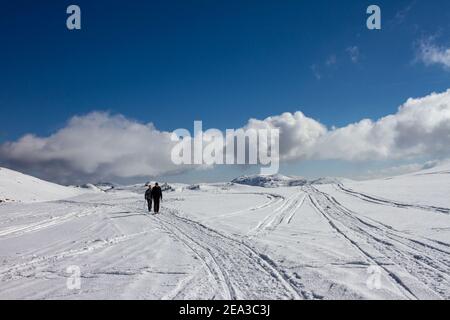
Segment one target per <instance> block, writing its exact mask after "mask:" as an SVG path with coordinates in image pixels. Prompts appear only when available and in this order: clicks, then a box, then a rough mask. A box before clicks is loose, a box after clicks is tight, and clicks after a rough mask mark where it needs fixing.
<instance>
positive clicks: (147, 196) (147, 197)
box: [145, 184, 152, 212]
mask: <svg viewBox="0 0 450 320" xmlns="http://www.w3.org/2000/svg"><path fill="white" fill-rule="evenodd" d="M145 200H147V204H148V212H152V186H151V185H150V184H149V185H148V189H147V190H146V191H145Z"/></svg>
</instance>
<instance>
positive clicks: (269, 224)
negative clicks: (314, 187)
mask: <svg viewBox="0 0 450 320" xmlns="http://www.w3.org/2000/svg"><path fill="white" fill-rule="evenodd" d="M305 198H306V194H304V193H302V192H298V193H294V194H293V195H292V196H291V197H289V198H288V199H285V201H283V203H282V204H281V205H280V206H279V207H278V208H276V209H275V210H274V211H273V212H272V213H270V214H269V215H267V216H266V217H265V218H264V219H263V220H262V221H260V223H259V224H258V225H257V226H256V227H255V228H253V229H252V230H250V232H249V233H248V234H247V236H248V237H249V238H252V237H255V236H258V235H261V234H264V233H265V232H270V231H273V230H275V229H276V228H277V227H278V226H279V225H280V224H282V223H283V222H284V223H286V224H290V223H291V221H292V219H293V218H294V215H295V213H296V212H297V211H298V210H299V209H300V207H301V206H302V205H303V202H304V201H305Z"/></svg>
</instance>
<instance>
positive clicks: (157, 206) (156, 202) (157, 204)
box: [154, 199, 159, 213]
mask: <svg viewBox="0 0 450 320" xmlns="http://www.w3.org/2000/svg"><path fill="white" fill-rule="evenodd" d="M154 202H155V206H154V209H155V212H156V213H158V212H159V199H154Z"/></svg>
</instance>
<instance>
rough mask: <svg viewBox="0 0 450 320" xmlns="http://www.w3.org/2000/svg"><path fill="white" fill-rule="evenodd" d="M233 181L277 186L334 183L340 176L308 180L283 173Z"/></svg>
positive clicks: (337, 181)
mask: <svg viewBox="0 0 450 320" xmlns="http://www.w3.org/2000/svg"><path fill="white" fill-rule="evenodd" d="M231 182H232V183H237V184H244V185H248V186H255V187H264V188H277V187H295V186H304V185H310V184H332V183H339V182H340V179H338V178H328V177H325V178H319V179H316V180H307V179H305V178H303V177H296V176H284V175H282V174H275V175H259V174H255V175H250V176H241V177H238V178H236V179H234V180H232V181H231Z"/></svg>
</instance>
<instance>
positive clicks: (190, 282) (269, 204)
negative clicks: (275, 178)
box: [0, 184, 450, 299]
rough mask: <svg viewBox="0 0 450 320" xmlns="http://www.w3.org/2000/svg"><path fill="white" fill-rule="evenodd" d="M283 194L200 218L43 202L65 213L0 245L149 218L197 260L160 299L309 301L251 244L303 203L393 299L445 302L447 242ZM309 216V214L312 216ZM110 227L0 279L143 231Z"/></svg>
mask: <svg viewBox="0 0 450 320" xmlns="http://www.w3.org/2000/svg"><path fill="white" fill-rule="evenodd" d="M335 188H336V190H338V191H339V192H343V193H345V194H348V195H351V196H353V197H356V198H358V199H359V200H361V201H366V202H369V203H371V204H373V205H383V206H392V207H396V208H406V209H408V208H414V209H419V210H425V211H430V212H434V213H441V214H448V213H450V209H448V208H441V207H433V206H425V205H414V204H407V203H402V202H399V201H392V200H387V199H381V198H377V197H374V196H371V195H367V194H364V193H361V192H357V191H354V190H352V189H349V188H346V187H344V186H343V185H342V184H338V185H335ZM290 191H293V192H291V193H290V194H289V195H287V196H286V195H285V194H278V193H276V192H271V193H268V192H267V193H266V192H253V193H252V192H247V193H245V192H241V193H238V194H241V195H242V194H252V195H259V196H264V197H266V198H267V201H265V202H264V203H262V204H258V205H254V206H250V207H247V208H243V209H240V210H237V211H233V212H225V213H222V214H219V215H215V216H213V217H208V218H204V219H202V220H195V219H194V218H191V216H190V215H188V214H187V212H186V213H185V212H183V211H182V210H181V209H174V208H167V207H165V208H164V209H163V214H158V215H148V214H147V212H145V211H144V209H143V206H141V202H139V203H138V202H137V198H133V197H128V198H120V199H112V198H111V199H109V198H107V197H106V196H105V198H101V197H100V201H102V202H96V201H92V202H87V201H76V200H60V201H53V202H50V204H53V205H57V206H60V207H57V208H59V209H60V210H63V211H64V210H66V211H65V212H66V213H65V214H62V215H59V216H58V215H57V216H54V217H50V218H48V217H47V218H44V219H42V220H39V221H37V222H32V223H24V224H20V225H12V226H7V227H5V228H3V229H1V230H0V241H1V240H5V239H9V238H11V237H20V236H24V235H33V233H34V232H42V231H46V230H47V229H48V228H56V227H58V226H61V225H62V224H68V223H70V222H72V221H75V219H83V218H87V217H91V216H93V215H98V219H97V220H95V223H98V222H99V221H103V220H105V219H107V220H109V221H112V220H115V219H113V218H127V217H129V216H142V217H145V220H143V221H148V222H149V225H151V224H155V225H156V226H157V228H158V229H160V230H162V231H164V233H166V234H168V235H170V237H171V238H170V239H173V240H175V241H177V242H179V243H180V244H182V246H183V248H186V250H187V252H188V253H189V254H190V255H191V256H193V257H194V258H195V259H196V260H197V261H198V262H199V263H198V265H193V266H192V269H193V271H192V272H191V273H189V274H187V275H186V276H185V277H182V278H181V279H179V280H178V281H177V283H176V284H175V285H174V286H173V288H172V289H171V290H169V292H166V293H164V294H163V295H162V298H163V299H199V298H201V299H315V298H318V296H317V295H316V294H314V293H313V291H312V290H310V289H309V288H308V287H307V286H306V285H305V283H302V279H301V277H300V276H298V274H297V273H296V276H293V275H292V274H291V273H290V272H289V271H287V269H286V268H283V267H282V266H281V265H279V264H277V263H276V262H275V261H274V260H273V259H271V258H270V257H269V256H268V254H267V253H265V252H266V251H264V253H262V252H260V251H259V250H258V249H257V248H256V242H253V240H256V238H263V237H265V236H267V235H268V234H269V233H271V232H274V231H279V232H282V231H284V229H283V228H287V227H292V224H295V223H296V222H297V219H298V218H299V217H300V216H296V215H297V214H298V213H299V212H301V210H302V206H303V205H304V204H305V203H308V207H309V205H311V207H312V208H314V209H315V211H316V212H317V214H318V215H319V216H320V217H321V218H319V219H322V218H323V219H324V220H323V221H326V222H327V224H326V226H327V228H328V225H329V227H330V228H331V229H330V230H333V232H335V233H336V234H338V235H339V237H340V239H342V241H343V242H345V243H346V244H348V245H349V246H351V247H353V248H354V249H355V250H356V251H357V252H358V253H359V254H360V255H361V257H362V258H363V259H364V260H365V262H366V263H367V265H375V266H378V267H379V268H380V269H381V270H382V272H383V273H384V275H385V276H386V278H387V279H389V281H390V283H391V285H392V286H393V287H394V288H396V290H397V291H398V294H399V296H403V297H404V298H406V299H428V298H440V299H450V275H449V273H450V244H447V243H444V242H441V241H437V240H432V239H429V238H423V237H420V236H415V235H411V234H409V233H405V232H401V231H399V230H396V229H395V228H393V227H392V226H389V225H386V224H383V223H382V222H380V221H377V220H375V219H373V218H369V217H366V216H364V215H362V214H361V213H358V212H356V211H354V210H352V209H350V208H347V207H345V206H344V205H343V204H341V203H340V202H339V201H338V200H337V199H336V198H335V197H333V196H331V195H330V194H327V193H326V192H323V191H320V190H319V189H317V188H315V187H313V186H304V187H292V188H291V189H290ZM223 194H229V192H224V193H223ZM359 200H358V201H359ZM108 201H110V202H108ZM67 212H68V213H67ZM312 212H313V214H314V215H315V213H314V211H312ZM118 213H124V214H125V213H126V214H129V216H128V215H125V216H122V215H121V216H117V217H114V216H111V215H112V214H118ZM243 214H254V215H255V217H258V219H259V220H258V221H257V222H256V223H255V224H256V226H254V227H253V228H252V229H250V231H249V232H248V233H247V234H243V235H241V236H238V235H235V234H233V235H230V234H227V233H225V232H224V231H222V230H220V231H219V230H215V229H212V228H211V227H208V226H206V225H205V224H204V223H205V222H208V223H209V224H208V225H210V223H211V222H213V221H214V220H218V219H227V218H231V217H235V216H239V215H243ZM433 216H434V215H433ZM32 217H33V218H35V217H34V216H32ZM188 217H189V218H188ZM252 217H253V216H252ZM10 219H12V218H10ZM143 219H144V218H143ZM147 219H148V220H147ZM119 220H120V219H119ZM6 221H13V222H14V220H6ZM77 221H78V220H77ZM321 221H322V220H321ZM150 222H151V223H150ZM293 222H295V223H293ZM300 223H301V222H300ZM113 226H114V227H115V229H114V230H115V231H114V232H115V233H117V232H118V234H116V235H114V236H111V237H109V238H106V239H101V237H100V238H98V239H96V238H94V239H91V240H88V241H85V242H82V243H77V244H78V246H76V247H74V248H71V249H66V250H64V249H62V250H58V251H56V252H54V251H53V252H50V254H45V255H40V256H34V255H32V256H22V257H21V260H19V262H16V263H15V264H14V263H12V264H9V265H8V264H7V263H4V265H2V266H1V267H0V281H2V282H3V281H12V280H14V279H17V278H20V277H23V274H27V273H28V274H30V273H31V274H33V272H36V271H37V270H46V268H47V269H49V267H50V268H51V266H54V264H55V262H58V261H63V260H65V259H67V258H71V257H77V256H82V255H87V254H89V253H93V252H96V251H101V250H106V249H109V248H112V247H114V246H116V245H118V244H121V243H123V242H126V241H130V240H133V239H137V238H139V237H141V236H145V235H148V234H149V232H150V230H148V229H147V230H143V231H140V232H128V233H127V232H123V233H122V232H121V225H120V223H119V222H117V224H116V223H113ZM282 227H283V228H282ZM101 228H102V226H100V229H101ZM247 230H248V229H247ZM116 231H117V232H116ZM134 231H136V230H134ZM13 240H15V239H13ZM80 244H81V246H80ZM141 249H142V247H141V246H140V245H136V244H132V245H130V247H128V254H133V255H139V250H141ZM119 255H123V253H119ZM113 258H114V257H113ZM113 258H111V259H113ZM16 261H17V260H16ZM47 271H48V270H47ZM102 272H103V273H102ZM112 272H113V274H120V275H122V276H130V277H131V276H134V275H136V272H134V271H133V270H131V271H121V270H118V271H117V270H113V271H112ZM175 273H176V272H175ZM92 274H105V275H106V274H111V271H102V270H100V271H98V270H97V271H96V270H94V271H92ZM165 274H168V273H167V272H166V273H165ZM134 280H135V279H134ZM138 281H139V278H138ZM0 284H1V282H0Z"/></svg>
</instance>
